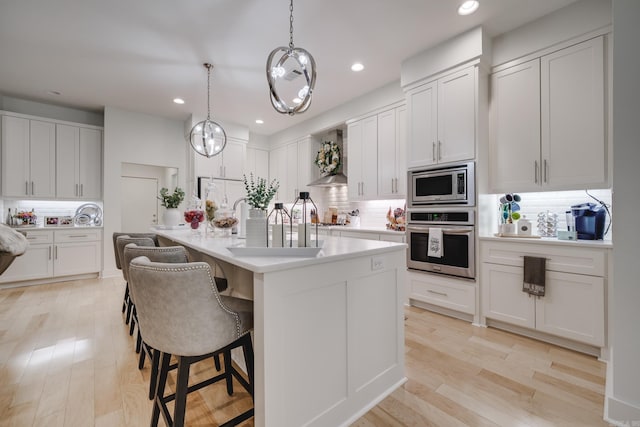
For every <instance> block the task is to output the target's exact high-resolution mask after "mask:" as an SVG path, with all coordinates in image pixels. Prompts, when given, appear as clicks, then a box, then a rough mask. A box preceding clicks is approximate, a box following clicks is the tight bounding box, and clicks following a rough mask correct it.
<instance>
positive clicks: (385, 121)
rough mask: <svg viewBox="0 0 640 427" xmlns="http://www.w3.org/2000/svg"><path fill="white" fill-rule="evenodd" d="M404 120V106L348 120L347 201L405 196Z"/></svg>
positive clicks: (405, 117) (405, 110)
mask: <svg viewBox="0 0 640 427" xmlns="http://www.w3.org/2000/svg"><path fill="white" fill-rule="evenodd" d="M406 123H407V109H406V107H405V106H404V105H401V106H398V107H395V108H391V109H388V110H385V111H382V112H380V113H378V114H376V115H373V116H370V117H365V118H363V119H360V120H355V121H352V122H349V123H348V125H347V136H348V144H347V159H348V163H349V166H348V176H349V179H348V184H347V185H348V190H347V191H348V195H349V200H372V199H392V198H401V197H404V195H405V194H406V175H407V169H406V155H405V150H406V133H407V132H406V129H407V124H406Z"/></svg>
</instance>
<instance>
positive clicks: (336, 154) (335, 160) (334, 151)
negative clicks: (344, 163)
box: [315, 141, 340, 175]
mask: <svg viewBox="0 0 640 427" xmlns="http://www.w3.org/2000/svg"><path fill="white" fill-rule="evenodd" d="M315 164H316V165H318V167H319V168H320V172H322V174H323V175H335V174H336V173H338V168H339V167H340V147H339V146H338V144H336V143H335V142H333V141H328V142H326V141H325V142H324V143H323V144H322V148H320V151H318V154H317V155H316V160H315Z"/></svg>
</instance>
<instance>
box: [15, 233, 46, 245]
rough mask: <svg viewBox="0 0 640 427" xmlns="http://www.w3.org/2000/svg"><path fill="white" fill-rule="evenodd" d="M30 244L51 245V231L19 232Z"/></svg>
mask: <svg viewBox="0 0 640 427" xmlns="http://www.w3.org/2000/svg"><path fill="white" fill-rule="evenodd" d="M19 231H20V233H22V234H23V235H24V236H25V237H26V238H27V240H28V241H29V243H30V244H38V243H53V231H42V230H38V231H35V230H19Z"/></svg>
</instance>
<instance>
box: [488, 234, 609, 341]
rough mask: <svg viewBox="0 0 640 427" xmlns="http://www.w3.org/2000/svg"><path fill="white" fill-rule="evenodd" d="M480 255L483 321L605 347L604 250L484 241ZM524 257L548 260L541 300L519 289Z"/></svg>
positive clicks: (520, 287) (522, 274)
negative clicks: (537, 257) (494, 321)
mask: <svg viewBox="0 0 640 427" xmlns="http://www.w3.org/2000/svg"><path fill="white" fill-rule="evenodd" d="M482 254H483V255H482V257H483V262H482V267H481V285H480V286H481V288H482V314H483V316H484V317H486V318H487V319H489V320H497V321H499V322H503V323H507V324H510V325H515V326H520V327H524V328H529V329H532V330H535V331H539V332H544V333H546V334H551V335H555V336H558V337H562V338H567V339H570V340H573V341H577V342H580V343H584V344H589V345H593V346H597V347H604V345H605V283H606V269H605V266H606V251H605V250H597V249H584V248H568V247H557V246H556V247H549V246H545V245H527V244H517V243H502V242H486V243H484V244H483V245H482ZM525 255H530V256H540V257H545V258H547V262H546V264H547V268H546V275H545V282H546V285H545V295H544V296H541V297H536V296H531V295H529V294H528V293H525V292H523V291H522V282H523V279H524V268H523V257H524V256H525ZM581 273H585V274H581Z"/></svg>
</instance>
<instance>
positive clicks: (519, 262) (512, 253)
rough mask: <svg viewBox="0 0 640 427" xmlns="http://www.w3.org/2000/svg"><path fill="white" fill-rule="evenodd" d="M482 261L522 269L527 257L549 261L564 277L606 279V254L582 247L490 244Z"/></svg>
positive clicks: (485, 247) (487, 244)
mask: <svg viewBox="0 0 640 427" xmlns="http://www.w3.org/2000/svg"><path fill="white" fill-rule="evenodd" d="M481 252H482V261H483V262H489V263H492V264H502V265H511V266H515V267H522V266H523V265H524V258H523V257H524V256H525V255H527V256H536V257H544V258H547V265H546V267H547V270H549V271H558V272H563V273H574V274H586V275H589V276H598V277H604V276H606V251H605V250H602V249H588V248H582V247H575V248H574V247H559V246H552V245H540V244H523V243H507V242H486V243H484V244H483V245H482V251H481Z"/></svg>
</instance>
